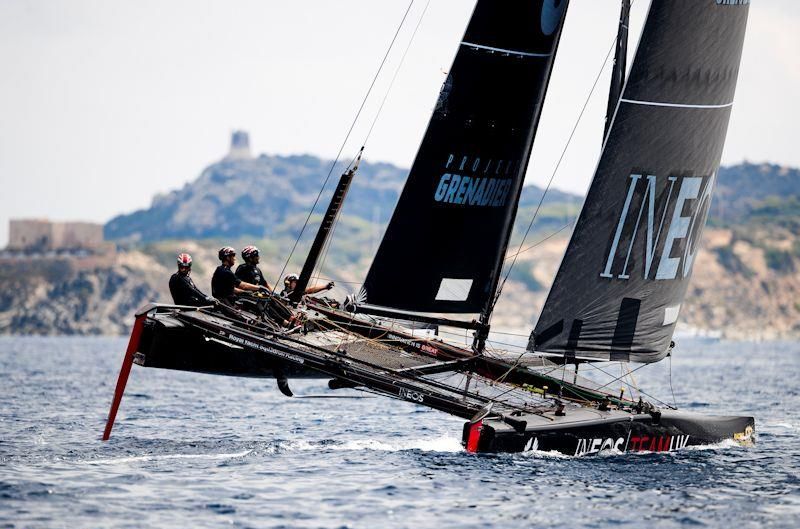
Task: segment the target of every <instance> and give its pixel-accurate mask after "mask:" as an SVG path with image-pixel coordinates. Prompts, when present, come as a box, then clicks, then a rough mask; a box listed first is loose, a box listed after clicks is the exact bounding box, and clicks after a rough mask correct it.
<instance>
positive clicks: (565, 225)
mask: <svg viewBox="0 0 800 529" xmlns="http://www.w3.org/2000/svg"><path fill="white" fill-rule="evenodd" d="M574 222H575V219H572V220H571V221H569V222H568V223H566V224H564V225H563V226H561V227H560V228H558V229H557V230H556V231H554V232H553V233H551V234H550V235H548V236H547V237H545V238H544V239H540V240H538V241H536V242H535V243H533V244H531V245H530V246H528V247H527V248H525V249H524V250H519V253H525V252H527V251H528V250H533V249H534V248H536V247H537V246H539V245H540V244H542V243H543V242H545V241H547V240H548V239H552V238H553V237H555V236H556V235H558V234H559V233H561V232H562V231H564V230H565V229H567V228H569V227H570V226H572V224H573V223H574ZM521 247H522V245H521V244H520V248H521ZM512 257H514V256H513V255H510V254H509V255H507V256H506V257H505V259H503V260H504V261H508V260H509V259H511V258H512ZM492 332H495V331H492ZM525 336H528V335H527V334H526V335H525Z"/></svg>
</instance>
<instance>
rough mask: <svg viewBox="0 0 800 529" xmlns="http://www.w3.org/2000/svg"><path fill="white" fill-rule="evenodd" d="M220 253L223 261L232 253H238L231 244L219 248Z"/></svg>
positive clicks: (220, 258)
mask: <svg viewBox="0 0 800 529" xmlns="http://www.w3.org/2000/svg"><path fill="white" fill-rule="evenodd" d="M218 255H219V260H220V261H222V260H223V259H225V258H226V257H228V256H230V255H236V250H234V249H233V248H231V247H230V246H223V247H222V248H220V249H219V254H218Z"/></svg>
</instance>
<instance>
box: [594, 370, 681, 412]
mask: <svg viewBox="0 0 800 529" xmlns="http://www.w3.org/2000/svg"><path fill="white" fill-rule="evenodd" d="M649 365H651V364H642V365H640V366H639V367H637V368H636V369H634V370H633V371H631V373H633V372H634V371H638V370H640V369H641V368H643V367H645V366H649ZM589 366H590V367H592V368H593V369H597V370H598V371H600V372H601V373H604V374H606V375H607V376H610V377H613V376H614V375H612V374H611V373H609V372H607V371H605V370H604V369H602V368H600V367H599V366H597V365H592V364H591V363H590V364H589ZM613 383H614V381H613V380H612V381H611V382H609V383H608V384H613ZM608 384H606V385H605V386H607V385H608ZM605 386H600V388H603V387H605ZM598 389H599V388H598ZM638 390H639V393H641V394H642V395H644V396H645V397H648V398H650V399H653V400H654V401H656V402H658V403H659V404H662V405H664V406H666V407H667V408H670V409H673V410H674V409H677V408H676V407H675V406H672V405H670V404H667V403H666V402H664V401H663V400H661V399H659V398H658V397H656V396H654V395H651V394H649V393H647V392H646V391H644V390H643V389H642V388H638Z"/></svg>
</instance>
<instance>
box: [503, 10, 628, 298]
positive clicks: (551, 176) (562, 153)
mask: <svg viewBox="0 0 800 529" xmlns="http://www.w3.org/2000/svg"><path fill="white" fill-rule="evenodd" d="M631 6H633V2H631ZM616 46H617V37H616V36H615V37H614V40H613V42H612V43H611V46H610V47H609V48H608V52H607V53H606V58H605V59H604V60H603V64H602V66H601V67H600V71H598V72H597V76H596V77H595V79H594V83H593V84H592V89H591V90H589V95H587V96H586V100H585V101H584V102H583V108H581V111H580V114H578V119H576V120H575V125H574V126H573V127H572V132H570V134H569V137H568V138H567V143H566V144H565V145H564V149H563V150H562V151H561V156H559V158H558V162H557V163H556V166H555V168H554V169H553V172H552V174H551V175H550V179H549V180H548V181H547V186H546V187H545V189H544V192H543V193H542V197H541V198H540V199H539V203H538V204H537V205H536V209H535V210H534V212H533V217H532V218H531V221H530V223H529V224H528V228H527V229H526V230H525V235H523V236H522V242H521V243H520V247H522V245H523V244H525V239H526V238H527V237H528V234H529V233H530V231H531V227H533V223H534V221H535V220H536V216H537V215H538V214H539V210H540V209H541V207H542V203H543V202H544V197H546V196H547V192H548V191H549V190H550V186H551V185H552V183H553V178H555V176H556V173H557V172H558V168H559V167H561V162H562V161H563V160H564V155H565V154H566V153H567V149H568V148H569V146H570V143H571V142H572V138H573V137H574V136H575V131H576V130H577V129H578V125H579V124H580V122H581V119H582V118H583V114H584V112H586V107H587V106H589V100H590V99H591V98H592V95H593V94H594V91H595V88H597V83H598V82H599V81H600V77H601V76H602V74H603V70H605V68H606V64H608V58H609V57H610V56H611V52H612V51H613V50H614V49H615V48H616ZM520 253H521V252H520V251H517V253H515V254H514V258H513V259H512V261H511V264H510V265H509V267H508V270H507V271H506V274H505V277H503V281H502V283H500V287H499V288H498V289H497V292H496V293H495V296H494V299H493V300H492V307H491V308H492V310H494V306H495V305H496V304H497V300H498V299H500V294H501V293H502V291H503V287H504V286H505V284H506V280H508V276H509V275H510V274H511V269H512V268H514V264H516V262H517V257H518V256H519V254H520Z"/></svg>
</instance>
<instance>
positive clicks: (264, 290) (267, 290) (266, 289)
mask: <svg viewBox="0 0 800 529" xmlns="http://www.w3.org/2000/svg"><path fill="white" fill-rule="evenodd" d="M258 291H259V292H263V293H265V294H271V292H270V290H269V289H268V288H267V287H265V286H264V285H261V286H259V287H258Z"/></svg>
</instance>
